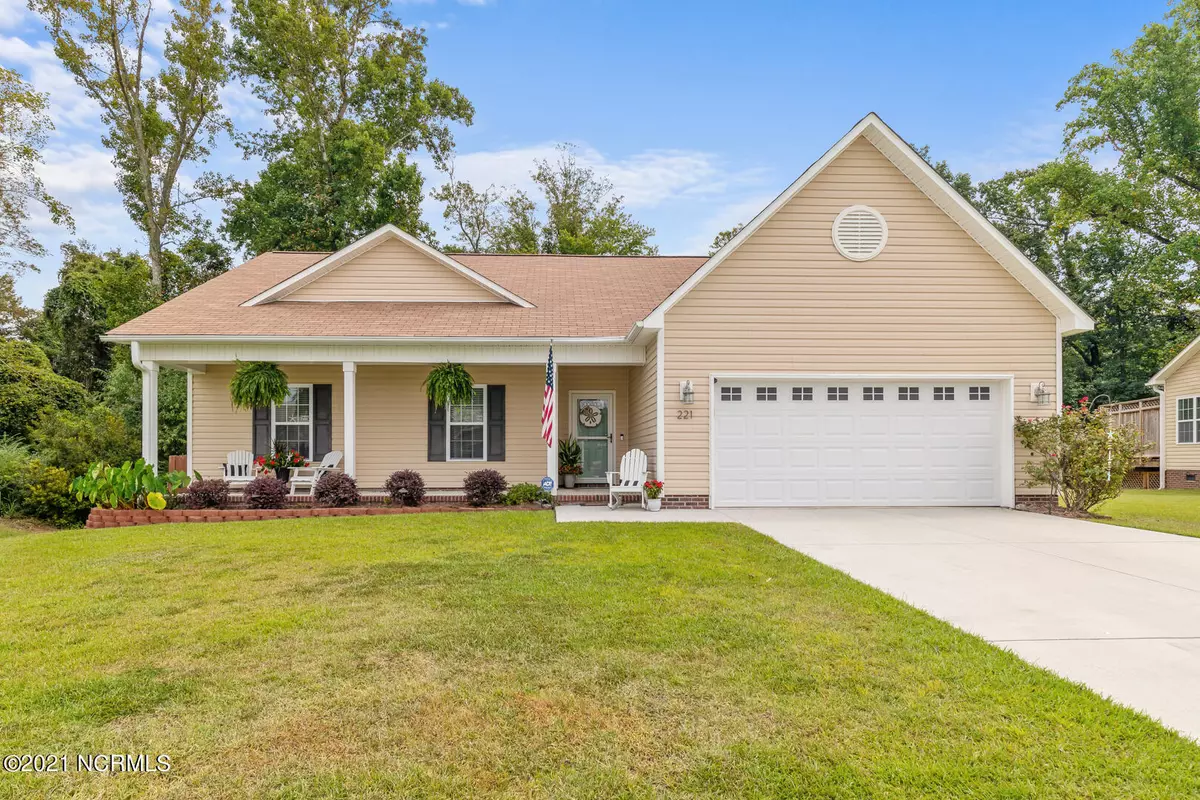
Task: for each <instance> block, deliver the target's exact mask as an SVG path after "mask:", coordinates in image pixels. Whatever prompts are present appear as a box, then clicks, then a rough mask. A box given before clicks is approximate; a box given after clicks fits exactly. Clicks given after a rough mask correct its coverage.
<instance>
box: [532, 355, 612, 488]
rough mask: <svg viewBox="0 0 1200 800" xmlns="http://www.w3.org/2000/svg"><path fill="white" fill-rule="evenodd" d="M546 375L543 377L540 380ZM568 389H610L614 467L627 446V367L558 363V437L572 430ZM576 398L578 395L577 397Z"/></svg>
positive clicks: (573, 416)
mask: <svg viewBox="0 0 1200 800" xmlns="http://www.w3.org/2000/svg"><path fill="white" fill-rule="evenodd" d="M544 380H545V377H544V376H543V381H544ZM571 392H613V404H614V405H615V409H614V412H615V413H614V414H613V420H614V422H613V425H614V427H613V431H612V432H613V447H614V448H616V453H615V455H614V456H613V468H614V469H616V468H617V467H618V466H619V465H620V463H621V456H623V455H625V452H626V451H627V450H628V449H629V368H628V367H625V366H619V367H616V366H614V367H600V366H595V367H590V366H588V367H584V366H574V367H572V366H560V367H559V368H558V438H559V439H565V438H567V436H568V435H572V434H573V433H574V429H573V425H574V422H575V410H574V406H572V405H571ZM576 399H578V397H577V398H576Z"/></svg>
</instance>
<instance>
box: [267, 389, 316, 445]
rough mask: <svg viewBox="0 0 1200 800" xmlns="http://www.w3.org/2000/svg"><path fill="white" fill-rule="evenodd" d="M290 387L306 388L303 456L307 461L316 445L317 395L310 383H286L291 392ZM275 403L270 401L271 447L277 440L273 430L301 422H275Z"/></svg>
mask: <svg viewBox="0 0 1200 800" xmlns="http://www.w3.org/2000/svg"><path fill="white" fill-rule="evenodd" d="M292 389H308V455H306V456H305V458H307V459H308V460H309V461H312V458H313V451H314V450H315V449H316V445H317V443H316V440H315V438H314V437H315V436H316V429H315V427H314V425H313V423H314V421H315V420H316V418H317V396H316V393H315V392H314V390H313V384H311V383H289V384H288V392H289V393H291V391H292ZM276 405H277V404H275V403H271V447H272V448H274V447H275V442H277V441H278V440H279V437H278V436H276V435H275V431H276V430H277V429H278V427H279V426H280V425H302V424H303V423H301V422H276V421H275V408H276Z"/></svg>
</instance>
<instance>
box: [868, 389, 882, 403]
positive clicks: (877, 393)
mask: <svg viewBox="0 0 1200 800" xmlns="http://www.w3.org/2000/svg"><path fill="white" fill-rule="evenodd" d="M882 399H883V387H882V386H864V387H863V400H866V401H868V402H875V401H879V400H882Z"/></svg>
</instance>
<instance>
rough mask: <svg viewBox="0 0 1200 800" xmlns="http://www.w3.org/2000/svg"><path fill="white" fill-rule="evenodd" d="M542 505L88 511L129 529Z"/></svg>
mask: <svg viewBox="0 0 1200 800" xmlns="http://www.w3.org/2000/svg"><path fill="white" fill-rule="evenodd" d="M541 508H542V507H541V506H488V507H485V508H474V507H472V506H468V505H441V504H432V503H430V504H427V505H421V506H417V507H415V508H413V507H409V506H354V507H352V508H312V507H311V506H306V507H303V508H296V507H293V508H277V509H263V510H255V509H250V508H206V509H197V510H193V509H184V508H174V509H169V510H166V511H149V510H145V509H129V508H121V509H112V508H93V509H92V511H91V513H90V514H88V520H87V527H88V528H126V527H129V526H131V525H162V524H163V523H168V522H251V521H256V520H272V519H304V518H307V517H374V516H380V515H384V514H423V513H432V512H447V511H459V512H464V513H467V512H473V511H537V510H541Z"/></svg>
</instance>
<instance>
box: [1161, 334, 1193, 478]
mask: <svg viewBox="0 0 1200 800" xmlns="http://www.w3.org/2000/svg"><path fill="white" fill-rule="evenodd" d="M1197 396H1200V358H1196V357H1194V356H1193V357H1192V358H1191V359H1189V360H1188V361H1187V362H1186V363H1185V364H1184V365H1183V366H1182V367H1180V368H1179V369H1177V370H1175V372H1174V373H1173V374H1172V375H1171V377H1169V378H1167V386H1166V403H1167V407H1166V429H1165V430H1164V431H1163V432H1162V438H1163V449H1164V453H1165V456H1166V461H1167V463H1166V465H1165V469H1195V470H1200V444H1176V443H1175V436H1176V433H1177V429H1176V426H1175V422H1176V416H1177V411H1178V404H1177V403H1176V401H1177V400H1178V399H1179V398H1180V397H1197Z"/></svg>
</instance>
